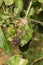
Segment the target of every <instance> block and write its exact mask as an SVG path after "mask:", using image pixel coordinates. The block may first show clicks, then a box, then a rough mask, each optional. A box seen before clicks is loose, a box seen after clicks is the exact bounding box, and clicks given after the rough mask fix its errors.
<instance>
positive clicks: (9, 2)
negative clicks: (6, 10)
mask: <svg viewBox="0 0 43 65" xmlns="http://www.w3.org/2000/svg"><path fill="white" fill-rule="evenodd" d="M4 2H5V4H6V5H7V6H9V5H12V4H13V2H14V0H4Z"/></svg>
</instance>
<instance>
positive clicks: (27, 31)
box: [20, 23, 33, 47]
mask: <svg viewBox="0 0 43 65" xmlns="http://www.w3.org/2000/svg"><path fill="white" fill-rule="evenodd" d="M22 29H23V31H22V35H21V43H20V46H21V47H23V46H24V45H25V44H27V43H28V42H29V41H30V40H31V38H32V35H33V30H32V28H31V26H30V25H29V24H27V23H26V24H25V26H24V27H23V28H22Z"/></svg>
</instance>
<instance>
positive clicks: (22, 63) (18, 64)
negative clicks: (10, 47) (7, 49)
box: [8, 55, 28, 65]
mask: <svg viewBox="0 0 43 65" xmlns="http://www.w3.org/2000/svg"><path fill="white" fill-rule="evenodd" d="M27 63H28V60H27V59H23V58H22V56H21V55H15V56H13V57H11V58H10V59H9V60H8V65H27Z"/></svg>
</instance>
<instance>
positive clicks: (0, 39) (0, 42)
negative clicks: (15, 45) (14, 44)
mask: <svg viewBox="0 0 43 65" xmlns="http://www.w3.org/2000/svg"><path fill="white" fill-rule="evenodd" d="M0 48H3V49H4V50H5V51H6V53H11V51H12V48H11V47H10V45H9V44H8V43H7V40H6V38H5V36H4V33H3V31H2V29H1V27H0Z"/></svg>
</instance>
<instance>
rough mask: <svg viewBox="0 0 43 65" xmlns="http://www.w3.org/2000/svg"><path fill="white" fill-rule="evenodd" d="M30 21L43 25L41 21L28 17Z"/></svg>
mask: <svg viewBox="0 0 43 65" xmlns="http://www.w3.org/2000/svg"><path fill="white" fill-rule="evenodd" d="M30 21H32V22H35V23H38V24H41V25H42V26H43V22H41V21H37V20H34V19H30Z"/></svg>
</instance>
